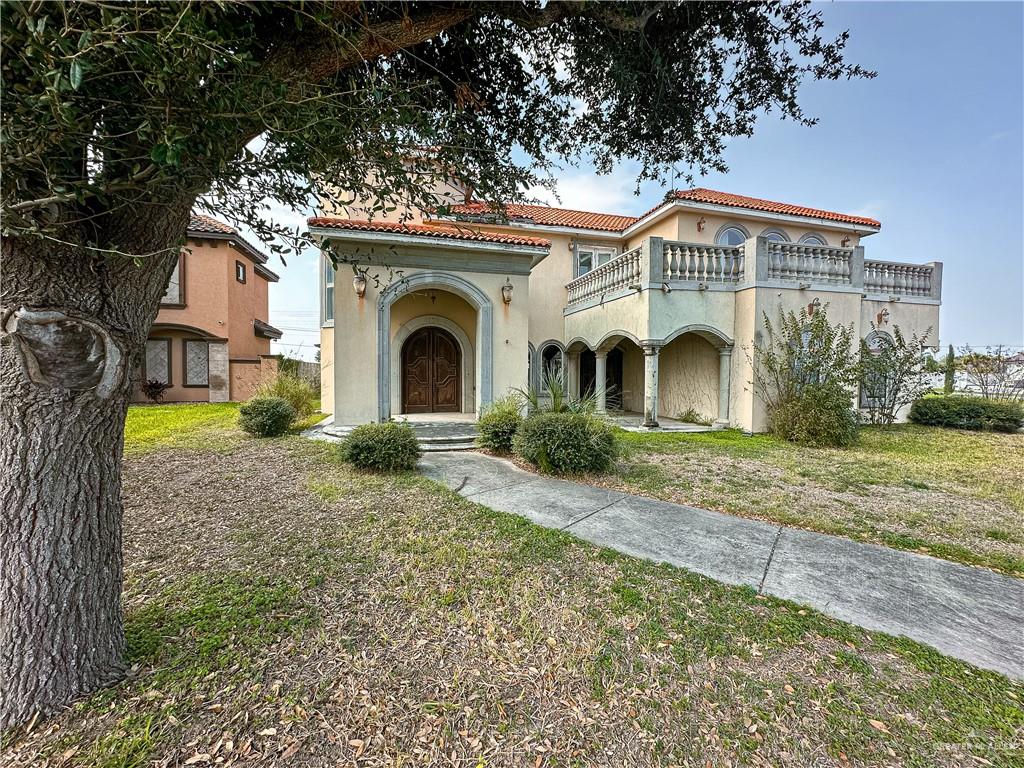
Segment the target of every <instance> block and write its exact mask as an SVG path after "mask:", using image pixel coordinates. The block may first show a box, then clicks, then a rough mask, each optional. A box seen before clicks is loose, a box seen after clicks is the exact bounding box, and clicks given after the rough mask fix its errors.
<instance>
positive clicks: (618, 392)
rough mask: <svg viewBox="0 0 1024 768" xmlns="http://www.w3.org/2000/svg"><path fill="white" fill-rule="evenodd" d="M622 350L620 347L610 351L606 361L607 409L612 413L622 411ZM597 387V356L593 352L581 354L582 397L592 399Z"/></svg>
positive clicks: (586, 351)
mask: <svg viewBox="0 0 1024 768" xmlns="http://www.w3.org/2000/svg"><path fill="white" fill-rule="evenodd" d="M622 360H623V354H622V349H621V348H620V347H618V346H616V347H612V348H611V349H610V350H608V357H607V358H606V361H605V392H606V394H605V404H606V405H605V407H606V408H607V409H608V410H610V411H621V410H622V409H623V407H622ZM596 387H597V355H596V354H594V352H593V351H592V350H589V349H588V350H585V351H583V352H581V353H580V395H581V396H582V397H590V396H592V395H593V394H594V392H595V390H596Z"/></svg>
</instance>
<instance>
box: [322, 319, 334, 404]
mask: <svg viewBox="0 0 1024 768" xmlns="http://www.w3.org/2000/svg"><path fill="white" fill-rule="evenodd" d="M320 410H321V411H323V412H324V413H334V327H333V326H331V327H327V326H325V327H323V328H321V329H320Z"/></svg>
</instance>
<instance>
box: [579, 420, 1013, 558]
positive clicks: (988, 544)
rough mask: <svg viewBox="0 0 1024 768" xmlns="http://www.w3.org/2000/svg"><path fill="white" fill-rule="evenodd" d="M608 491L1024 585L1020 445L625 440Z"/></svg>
mask: <svg viewBox="0 0 1024 768" xmlns="http://www.w3.org/2000/svg"><path fill="white" fill-rule="evenodd" d="M621 438H622V443H623V444H624V445H625V457H624V459H623V460H622V461H621V462H620V463H619V464H618V466H617V467H616V469H615V471H614V472H613V473H611V474H609V475H606V476H603V477H600V478H598V481H599V482H601V483H602V484H604V485H608V486H612V487H617V488H621V489H623V490H627V491H630V492H633V493H638V494H642V495H645V496H653V497H655V498H659V499H665V500H668V501H674V502H678V503H681V504H692V505H694V506H698V507H704V508H707V509H718V510H721V511H723V512H728V513H729V514H733V515H740V516H743V517H755V518H758V519H762V520H769V521H774V522H778V523H784V524H786V525H793V526H798V527H801V528H808V529H810V530H814V531H821V532H823V533H832V534H839V535H843V536H849V537H851V538H854V539H859V540H862V541H872V542H876V543H879V544H885V545H888V546H892V547H898V548H900V549H912V550H915V551H922V552H927V553H929V554H932V555H935V556H937V557H943V558H947V559H950V560H956V561H959V562H964V563H970V564H974V565H983V566H987V567H991V568H996V569H999V570H1002V571H1005V572H1007V573H1010V574H1013V575H1016V576H1024V522H1022V521H1024V435H1005V434H996V433H982V432H965V431H960V430H950V429H939V428H935V427H921V426H916V425H912V424H904V425H899V426H895V427H891V428H889V429H881V428H871V427H869V428H865V429H863V430H861V435H860V438H859V440H858V442H857V444H856V445H855V446H854V447H852V448H847V449H822V448H804V447H800V446H796V445H792V444H790V443H786V442H783V441H780V440H776V439H774V438H771V437H769V436H767V435H756V436H753V437H747V436H745V435H743V434H742V433H740V432H737V431H734V430H725V431H721V432H707V433H698V434H678V433H675V434H673V433H627V432H623V433H621Z"/></svg>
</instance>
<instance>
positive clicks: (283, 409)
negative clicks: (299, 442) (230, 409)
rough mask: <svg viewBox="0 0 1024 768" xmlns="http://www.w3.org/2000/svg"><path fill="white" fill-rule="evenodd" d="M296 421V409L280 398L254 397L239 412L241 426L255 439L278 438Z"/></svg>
mask: <svg viewBox="0 0 1024 768" xmlns="http://www.w3.org/2000/svg"><path fill="white" fill-rule="evenodd" d="M294 419H295V409H294V408H292V406H291V404H290V403H288V401H287V400H284V399H282V398H280V397H254V398H253V399H252V400H250V401H249V402H247V403H246V404H245V405H243V406H242V407H241V408H240V409H239V411H238V424H239V426H240V427H241V428H242V429H244V430H245V431H246V432H248V433H249V434H250V435H253V436H254V437H277V436H278V435H283V434H284V433H285V430H287V429H288V427H289V426H290V425H291V423H292V421H293V420H294Z"/></svg>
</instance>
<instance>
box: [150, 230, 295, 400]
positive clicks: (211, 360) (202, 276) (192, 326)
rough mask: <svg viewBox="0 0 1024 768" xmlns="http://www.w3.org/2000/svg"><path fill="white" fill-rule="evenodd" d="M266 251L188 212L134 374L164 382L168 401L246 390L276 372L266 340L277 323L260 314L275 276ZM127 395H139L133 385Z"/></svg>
mask: <svg viewBox="0 0 1024 768" xmlns="http://www.w3.org/2000/svg"><path fill="white" fill-rule="evenodd" d="M266 263H267V257H266V255H265V254H263V253H261V252H260V251H259V250H257V249H256V248H255V247H253V246H252V245H251V244H250V243H248V242H246V241H245V240H244V239H243V238H242V237H241V236H240V235H239V234H238V232H237V231H236V230H235V229H233V228H232V227H230V226H228V225H227V224H224V223H223V222H220V221H217V220H216V219H212V218H210V217H208V216H200V215H193V216H192V219H191V220H190V221H189V225H188V242H187V247H186V249H184V250H183V251H182V253H181V254H180V255H179V256H178V265H177V266H176V267H175V269H174V273H173V274H172V275H171V279H170V282H169V283H168V285H167V292H166V293H165V294H164V297H163V299H161V302H160V312H159V314H158V315H157V316H156V321H155V322H154V323H153V328H152V329H151V330H150V333H149V338H148V339H147V341H146V354H145V355H144V358H143V361H142V367H141V370H140V371H139V374H138V378H139V381H140V382H142V381H146V380H152V379H156V380H158V381H162V382H165V383H168V384H170V385H171V386H170V388H169V389H168V390H167V391H166V392H165V394H164V397H163V399H164V400H165V401H169V402H184V401H191V402H207V401H208V402H224V401H227V400H245V399H247V398H249V397H250V396H251V395H252V393H253V391H254V390H255V389H256V387H257V386H258V385H259V383H260V382H261V381H263V380H265V379H267V378H273V377H275V376H276V375H277V357H276V356H273V355H271V354H270V342H271V340H276V339H280V338H281V331H279V330H277V328H274V326H272V325H270V323H268V322H267V321H266V318H267V317H268V298H267V288H268V286H269V284H270V283H276V282H277V280H278V276H277V275H276V274H274V273H273V272H272V271H270V270H269V269H267V267H266ZM134 399H135V400H137V401H139V400H144V399H145V396H144V395H143V394H142V392H141V391H140V390H138V389H136V393H135V398H134Z"/></svg>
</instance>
